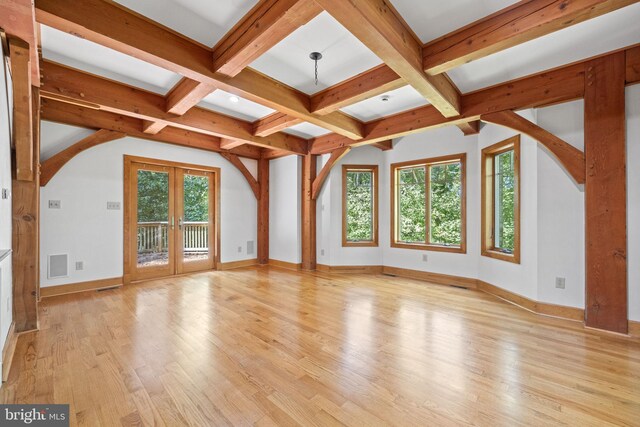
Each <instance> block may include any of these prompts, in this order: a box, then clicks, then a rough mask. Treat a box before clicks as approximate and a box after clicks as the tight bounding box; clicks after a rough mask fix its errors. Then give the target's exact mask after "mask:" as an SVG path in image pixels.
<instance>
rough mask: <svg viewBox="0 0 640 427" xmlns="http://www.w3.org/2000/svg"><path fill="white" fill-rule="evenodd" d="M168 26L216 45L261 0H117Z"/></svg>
mask: <svg viewBox="0 0 640 427" xmlns="http://www.w3.org/2000/svg"><path fill="white" fill-rule="evenodd" d="M116 1H117V2H118V3H120V4H121V5H123V6H124V7H126V8H128V9H131V10H133V11H135V12H138V13H139V14H141V15H144V16H146V17H148V18H151V19H152V20H153V21H156V22H158V23H160V24H162V25H164V26H165V27H169V28H171V29H172V30H174V31H177V32H178V33H180V34H184V35H185V36H187V37H189V38H191V39H193V40H196V41H198V42H200V43H202V44H203V45H205V46H208V47H213V46H214V45H215V44H216V43H218V41H219V40H220V39H221V38H222V37H223V36H224V35H225V34H226V33H227V32H228V31H229V30H230V29H231V28H233V26H234V25H235V24H236V23H237V22H238V21H239V20H240V19H241V18H242V17H243V16H244V15H246V14H247V12H249V11H250V10H251V8H252V7H253V6H255V5H256V4H257V3H258V0H215V1H211V0H116Z"/></svg>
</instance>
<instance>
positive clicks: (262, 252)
mask: <svg viewBox="0 0 640 427" xmlns="http://www.w3.org/2000/svg"><path fill="white" fill-rule="evenodd" d="M258 184H259V185H260V193H259V196H260V197H259V198H258V264H268V263H269V159H264V158H260V160H258Z"/></svg>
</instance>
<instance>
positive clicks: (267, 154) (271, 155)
mask: <svg viewBox="0 0 640 427" xmlns="http://www.w3.org/2000/svg"><path fill="white" fill-rule="evenodd" d="M291 155H292V154H291V153H289V152H288V151H284V150H265V149H264V148H263V149H262V157H261V158H263V159H267V160H273V159H279V158H281V157H286V156H291Z"/></svg>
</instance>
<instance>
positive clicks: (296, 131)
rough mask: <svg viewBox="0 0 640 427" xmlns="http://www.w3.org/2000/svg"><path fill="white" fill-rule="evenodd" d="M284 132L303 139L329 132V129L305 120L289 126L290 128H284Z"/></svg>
mask: <svg viewBox="0 0 640 427" xmlns="http://www.w3.org/2000/svg"><path fill="white" fill-rule="evenodd" d="M284 132H286V133H289V134H291V135H295V136H299V137H300V138H304V139H310V138H315V137H318V136H322V135H326V134H328V133H330V131H328V130H326V129H325V128H321V127H320V126H316V125H314V124H312V123H307V122H304V123H300V124H297V125H295V126H291V127H290V128H288V129H285V130H284Z"/></svg>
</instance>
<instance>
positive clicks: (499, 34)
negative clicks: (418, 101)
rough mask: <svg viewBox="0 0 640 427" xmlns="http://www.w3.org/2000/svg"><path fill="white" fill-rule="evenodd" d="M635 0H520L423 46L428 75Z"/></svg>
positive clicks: (441, 71)
mask: <svg viewBox="0 0 640 427" xmlns="http://www.w3.org/2000/svg"><path fill="white" fill-rule="evenodd" d="M637 1H638V0H572V1H567V0H531V1H521V2H518V3H516V4H515V5H513V6H510V7H507V8H505V9H503V10H501V11H498V12H496V13H494V14H492V15H490V16H488V17H486V18H484V19H481V20H479V21H477V22H474V23H472V24H470V25H467V26H466V27H464V28H461V29H460V30H457V31H454V32H453V33H450V34H447V35H445V36H443V37H441V38H439V39H437V40H434V41H433V42H430V43H428V44H426V45H425V46H424V48H423V51H422V52H423V57H424V70H426V71H427V73H429V74H430V75H437V74H440V73H444V72H445V71H447V70H450V69H452V68H455V67H458V66H460V65H463V64H466V63H467V62H470V61H473V60H476V59H479V58H482V57H484V56H487V55H490V54H492V53H495V52H499V51H501V50H504V49H507V48H509V47H512V46H515V45H518V44H521V43H524V42H527V41H529V40H533V39H535V38H538V37H541V36H544V35H546V34H550V33H552V32H555V31H558V30H561V29H563V28H567V27H569V26H571V25H575V24H577V23H580V22H583V21H586V20H587V19H591V18H595V17H597V16H600V15H603V14H605V13H608V12H611V11H613V10H616V9H619V8H621V7H624V6H627V5H630V4H632V3H636V2H637Z"/></svg>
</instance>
